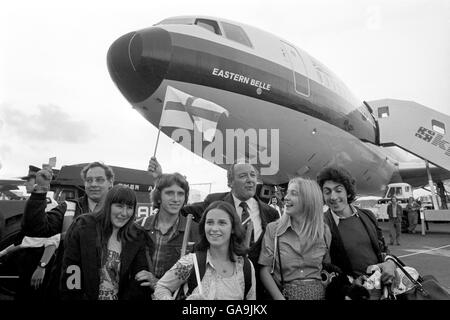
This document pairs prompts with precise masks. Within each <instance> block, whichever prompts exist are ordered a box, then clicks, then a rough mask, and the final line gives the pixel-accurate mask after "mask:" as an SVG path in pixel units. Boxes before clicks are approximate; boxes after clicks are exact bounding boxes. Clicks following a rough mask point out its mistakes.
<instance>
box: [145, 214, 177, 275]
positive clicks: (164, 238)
mask: <svg viewBox="0 0 450 320" xmlns="http://www.w3.org/2000/svg"><path fill="white" fill-rule="evenodd" d="M179 222H180V217H179V216H178V218H177V220H176V221H175V223H174V224H173V225H172V226H171V227H170V228H169V229H168V230H167V232H166V233H165V234H163V233H162V231H161V230H160V229H158V217H156V219H155V220H154V222H153V230H154V232H155V236H156V243H155V245H154V249H153V255H152V261H153V272H154V275H155V277H157V278H158V279H159V278H161V277H162V276H163V275H164V273H166V271H167V270H166V269H165V268H164V266H165V265H166V263H165V262H166V260H167V258H169V256H168V255H167V254H165V251H166V250H170V249H171V248H170V247H168V246H167V243H168V242H169V240H170V239H171V238H172V237H173V235H174V233H175V231H176V230H177V229H178V224H179Z"/></svg>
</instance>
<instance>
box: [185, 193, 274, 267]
mask: <svg viewBox="0 0 450 320" xmlns="http://www.w3.org/2000/svg"><path fill="white" fill-rule="evenodd" d="M218 200H222V201H226V202H228V203H230V204H231V205H232V206H233V208H235V206H234V200H233V195H232V194H231V192H223V193H212V194H210V195H208V196H207V197H206V198H205V200H204V201H203V202H197V203H194V204H192V205H188V206H184V208H183V209H181V210H182V211H181V212H182V213H183V214H192V215H193V216H194V220H195V221H200V219H201V217H202V215H203V212H204V211H205V209H206V208H207V207H208V206H209V205H210V204H211V203H213V202H214V201H218ZM255 200H256V201H257V202H258V206H259V215H260V217H261V227H262V232H261V235H260V237H259V238H258V239H257V240H256V241H255V242H254V243H253V244H252V245H251V246H250V249H249V252H248V257H249V259H250V260H251V261H252V263H253V265H254V266H255V267H256V266H258V258H259V254H260V252H261V242H262V239H263V238H264V232H265V230H266V226H267V224H268V223H270V222H272V221H275V220H277V219H278V218H279V215H278V212H277V211H276V210H275V209H274V208H272V207H270V206H269V205H268V204H266V203H264V202H262V201H261V200H259V199H258V198H257V197H255Z"/></svg>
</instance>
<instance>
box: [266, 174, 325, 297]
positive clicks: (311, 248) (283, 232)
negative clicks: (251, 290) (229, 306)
mask: <svg viewBox="0 0 450 320" xmlns="http://www.w3.org/2000/svg"><path fill="white" fill-rule="evenodd" d="M330 242H331V233H330V230H329V229H328V226H326V225H325V223H324V219H323V198H322V192H321V190H320V188H319V186H318V184H317V183H316V182H315V181H313V180H309V179H304V178H300V177H297V178H294V179H292V180H290V181H289V186H288V190H287V194H286V196H285V212H284V214H283V215H282V216H281V218H280V219H279V220H277V221H274V222H271V223H270V224H269V225H268V226H267V229H266V233H265V235H264V240H263V244H262V247H261V254H260V256H259V264H260V265H261V266H262V267H261V271H260V275H261V280H262V283H263V284H264V286H265V288H266V290H267V291H268V292H269V293H270V295H271V296H272V298H273V299H275V300H284V299H290V300H322V299H324V298H325V287H324V285H323V284H322V281H321V271H322V262H324V260H326V261H328V260H329V255H328V247H329V243H330ZM326 261H325V262H326Z"/></svg>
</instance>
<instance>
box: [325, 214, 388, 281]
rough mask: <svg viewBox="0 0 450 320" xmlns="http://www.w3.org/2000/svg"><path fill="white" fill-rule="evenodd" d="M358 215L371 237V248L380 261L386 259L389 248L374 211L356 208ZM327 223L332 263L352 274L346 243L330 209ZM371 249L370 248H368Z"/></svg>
mask: <svg viewBox="0 0 450 320" xmlns="http://www.w3.org/2000/svg"><path fill="white" fill-rule="evenodd" d="M356 210H357V211H358V215H359V217H360V219H361V221H362V224H363V226H364V228H365V229H366V231H367V234H368V235H369V238H370V243H371V247H372V248H371V249H372V250H373V251H374V252H375V255H376V256H377V259H378V263H380V262H383V261H384V256H385V255H386V254H388V253H389V251H388V248H387V246H386V244H385V242H384V237H383V232H382V230H381V228H380V227H379V225H378V222H377V219H376V218H375V216H374V215H373V213H372V211H370V210H364V209H359V208H356ZM324 218H325V223H326V224H327V225H328V227H330V230H331V245H330V256H331V263H332V264H334V265H336V266H338V267H339V268H340V269H341V270H342V271H343V272H344V273H346V274H349V275H352V274H353V270H352V265H351V263H350V259H349V257H348V255H347V252H346V250H345V247H344V244H343V242H342V238H341V235H340V233H339V229H338V227H337V225H336V222H334V219H333V216H332V213H331V211H330V209H328V210H327V211H326V212H325V213H324ZM368 249H369V248H368Z"/></svg>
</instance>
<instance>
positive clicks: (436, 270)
mask: <svg viewBox="0 0 450 320" xmlns="http://www.w3.org/2000/svg"><path fill="white" fill-rule="evenodd" d="M379 224H380V227H381V229H382V230H383V235H384V239H385V241H386V243H387V244H389V223H388V222H379ZM415 232H416V233H414V234H410V233H402V234H401V236H400V246H397V245H389V250H390V252H391V253H392V254H393V255H395V256H397V257H398V258H400V260H401V261H403V262H404V263H405V264H406V265H407V266H410V267H413V268H415V269H416V270H417V271H418V272H419V273H420V275H422V276H424V275H429V274H431V275H433V276H435V277H436V279H437V280H438V282H439V283H440V284H441V285H442V286H444V287H446V288H447V290H448V291H449V292H450V223H448V222H440V223H438V222H429V223H428V230H425V235H422V226H421V224H418V225H417V227H416V230H415Z"/></svg>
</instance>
